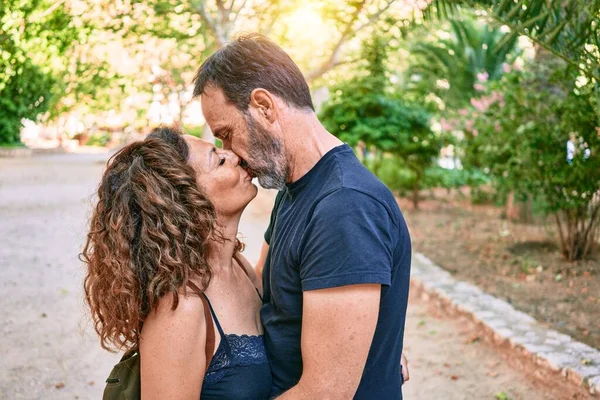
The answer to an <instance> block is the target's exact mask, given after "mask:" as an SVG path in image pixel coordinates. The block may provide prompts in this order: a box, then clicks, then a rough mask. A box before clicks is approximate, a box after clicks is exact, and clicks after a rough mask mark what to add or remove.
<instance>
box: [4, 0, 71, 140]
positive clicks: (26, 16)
mask: <svg viewBox="0 0 600 400" xmlns="http://www.w3.org/2000/svg"><path fill="white" fill-rule="evenodd" d="M52 4H53V2H51V1H44V0H39V1H31V0H29V1H28V0H7V1H4V2H3V4H2V6H1V7H0V44H1V47H0V143H5V144H14V143H18V142H19V133H20V130H21V120H22V119H23V118H28V119H35V118H36V117H37V116H38V115H39V114H40V113H43V112H45V111H47V110H48V108H49V107H50V105H51V102H52V100H53V99H52V97H53V94H54V93H53V91H52V87H53V85H55V84H56V82H57V79H56V77H55V74H54V71H53V70H52V68H51V66H50V65H49V64H48V63H47V60H46V59H47V58H49V57H52V56H53V55H60V54H63V53H64V52H65V51H66V49H67V48H68V46H69V45H70V43H71V42H72V41H73V40H74V39H75V36H76V33H75V30H74V29H73V27H72V26H71V18H70V15H69V14H68V13H66V12H64V11H63V10H62V8H60V7H59V8H58V9H56V10H52V8H53V7H52ZM48 9H50V10H51V12H47V10H48ZM24 27H26V29H24Z"/></svg>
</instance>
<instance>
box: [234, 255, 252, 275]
mask: <svg viewBox="0 0 600 400" xmlns="http://www.w3.org/2000/svg"><path fill="white" fill-rule="evenodd" d="M233 259H234V260H235V261H236V263H237V264H238V265H239V266H240V268H241V269H242V271H244V273H245V274H246V276H247V277H248V278H250V275H248V270H246V267H244V264H242V260H240V259H239V257H238V253H233Z"/></svg>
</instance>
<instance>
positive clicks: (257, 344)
mask: <svg viewBox="0 0 600 400" xmlns="http://www.w3.org/2000/svg"><path fill="white" fill-rule="evenodd" d="M225 340H226V341H227V344H228V345H229V349H230V351H231V354H227V351H226V350H225V349H226V347H225V346H224V345H223V343H222V342H221V343H220V344H219V348H218V349H217V352H216V353H215V355H214V356H213V358H212V360H211V362H210V366H209V368H208V372H207V373H206V376H205V377H204V383H205V384H206V385H211V384H213V383H215V382H218V381H219V380H221V379H222V378H223V376H225V372H226V369H227V368H232V367H236V366H247V365H261V364H265V363H268V362H269V360H268V359H267V352H266V350H265V342H264V339H263V335H236V334H233V333H232V334H226V335H225Z"/></svg>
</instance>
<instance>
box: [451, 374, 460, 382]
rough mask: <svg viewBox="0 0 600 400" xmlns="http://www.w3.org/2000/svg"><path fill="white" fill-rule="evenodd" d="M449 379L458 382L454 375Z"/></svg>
mask: <svg viewBox="0 0 600 400" xmlns="http://www.w3.org/2000/svg"><path fill="white" fill-rule="evenodd" d="M450 379H452V380H453V381H457V380H458V376H456V375H452V376H451V377H450Z"/></svg>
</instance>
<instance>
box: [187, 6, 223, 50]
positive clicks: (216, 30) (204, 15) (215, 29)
mask: <svg viewBox="0 0 600 400" xmlns="http://www.w3.org/2000/svg"><path fill="white" fill-rule="evenodd" d="M204 6H205V4H204V0H199V1H193V2H192V8H193V9H194V10H196V12H197V13H198V14H199V15H200V18H201V19H202V21H203V22H204V23H205V24H206V25H207V26H208V28H209V29H210V31H212V33H213V35H214V36H215V41H216V43H217V46H222V45H224V44H225V42H226V41H227V38H226V37H225V36H224V35H223V32H222V30H221V29H220V27H219V26H218V25H217V24H216V23H215V21H213V19H212V18H211V17H210V16H209V15H208V12H207V11H206V8H205V7H204Z"/></svg>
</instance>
